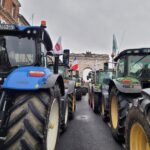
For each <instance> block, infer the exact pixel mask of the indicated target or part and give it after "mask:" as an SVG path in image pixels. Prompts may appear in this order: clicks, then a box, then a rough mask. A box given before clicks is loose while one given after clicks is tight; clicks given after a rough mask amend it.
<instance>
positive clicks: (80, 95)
mask: <svg viewBox="0 0 150 150" xmlns="http://www.w3.org/2000/svg"><path fill="white" fill-rule="evenodd" d="M76 100H77V101H81V100H82V91H81V88H79V89H76Z"/></svg>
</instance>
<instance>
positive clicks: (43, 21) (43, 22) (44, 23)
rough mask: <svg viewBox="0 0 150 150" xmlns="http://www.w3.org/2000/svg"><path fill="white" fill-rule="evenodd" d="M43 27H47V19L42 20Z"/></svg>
mask: <svg viewBox="0 0 150 150" xmlns="http://www.w3.org/2000/svg"><path fill="white" fill-rule="evenodd" d="M41 27H44V28H46V21H45V20H42V21H41Z"/></svg>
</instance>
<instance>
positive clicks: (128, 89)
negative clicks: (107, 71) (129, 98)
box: [109, 79, 142, 94]
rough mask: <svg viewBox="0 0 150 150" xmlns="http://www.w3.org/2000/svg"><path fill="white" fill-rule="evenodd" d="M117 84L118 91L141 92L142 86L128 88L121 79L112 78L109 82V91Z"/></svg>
mask: <svg viewBox="0 0 150 150" xmlns="http://www.w3.org/2000/svg"><path fill="white" fill-rule="evenodd" d="M113 86H115V87H116V88H117V90H118V91H120V92H122V93H135V94H136V93H141V90H142V89H141V88H139V89H137V88H134V87H133V88H132V87H130V88H128V87H124V86H123V84H122V83H120V82H119V81H117V80H116V79H111V80H110V82H109V93H110V91H111V89H112V87H113Z"/></svg>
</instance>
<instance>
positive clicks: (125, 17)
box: [19, 0, 150, 53]
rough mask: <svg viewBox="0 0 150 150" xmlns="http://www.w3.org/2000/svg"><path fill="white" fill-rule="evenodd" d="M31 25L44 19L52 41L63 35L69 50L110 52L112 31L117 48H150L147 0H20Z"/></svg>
mask: <svg viewBox="0 0 150 150" xmlns="http://www.w3.org/2000/svg"><path fill="white" fill-rule="evenodd" d="M19 1H20V2H21V5H22V7H21V13H22V14H23V15H24V16H25V17H26V18H27V20H28V21H29V22H30V23H31V16H32V14H34V25H39V24H40V21H41V20H43V19H44V20H47V25H48V28H47V30H48V32H49V34H50V36H51V38H52V41H53V43H56V41H57V39H58V37H59V36H61V37H62V46H63V48H69V49H70V50H71V51H72V52H85V51H92V52H94V53H111V51H112V35H113V33H115V35H116V37H117V40H118V45H119V47H120V50H122V49H125V48H134V47H136V48H137V47H150V0H19Z"/></svg>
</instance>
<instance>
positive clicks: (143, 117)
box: [125, 100, 150, 150]
mask: <svg viewBox="0 0 150 150" xmlns="http://www.w3.org/2000/svg"><path fill="white" fill-rule="evenodd" d="M144 101H145V102H146V101H147V100H143V102H142V103H143V104H144ZM145 108H147V106H146V107H145ZM148 111H149V112H148V113H147V112H146V111H145V110H144V111H141V109H140V106H132V108H131V109H130V110H129V113H128V115H127V119H126V130H125V133H126V136H125V137H126V149H127V150H150V122H149V121H150V110H148ZM144 112H146V113H144Z"/></svg>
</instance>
